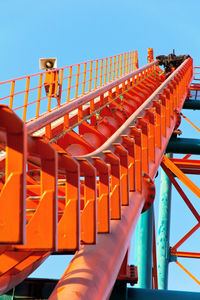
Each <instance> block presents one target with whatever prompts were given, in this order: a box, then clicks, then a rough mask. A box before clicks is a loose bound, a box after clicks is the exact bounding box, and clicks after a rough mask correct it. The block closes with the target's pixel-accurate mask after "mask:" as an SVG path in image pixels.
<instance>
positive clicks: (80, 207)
mask: <svg viewBox="0 0 200 300" xmlns="http://www.w3.org/2000/svg"><path fill="white" fill-rule="evenodd" d="M160 72H161V70H160V69H159V68H158V67H157V66H156V62H154V63H152V64H149V65H147V66H145V67H144V68H141V69H138V70H136V71H135V72H131V73H130V74H128V75H124V76H123V77H121V78H120V79H117V80H115V81H113V83H109V84H107V85H106V86H104V87H100V88H99V89H97V90H96V91H94V92H91V93H89V94H88V95H86V96H81V97H80V98H79V99H77V100H74V101H73V102H71V103H67V104H64V105H63V106H60V107H58V108H56V109H55V110H52V111H51V112H48V113H47V114H46V115H43V116H41V117H40V116H38V118H37V119H35V120H33V121H32V122H30V123H27V124H25V123H24V122H23V121H21V120H20V118H19V117H17V116H16V115H15V113H14V112H13V111H12V110H11V108H8V107H6V106H5V105H2V106H0V116H1V118H0V128H1V135H0V140H1V148H2V149H3V150H6V155H5V156H4V157H3V158H2V161H1V165H0V167H1V171H2V177H1V178H2V179H1V184H2V186H1V189H2V190H1V212H0V219H1V224H3V225H2V226H3V227H2V229H3V230H1V232H0V242H1V244H2V246H1V247H0V271H1V274H0V276H1V280H0V292H1V293H5V292H6V291H7V290H8V289H10V288H12V287H13V286H15V285H16V284H17V283H19V282H21V281H22V280H23V279H24V278H25V277H26V276H27V275H28V274H30V273H31V272H32V271H33V270H34V269H35V268H36V267H37V266H38V265H39V264H40V263H42V261H43V260H44V259H45V258H46V257H48V255H49V254H50V253H51V252H52V251H57V250H59V251H65V252H66V251H75V250H79V249H80V250H79V251H78V252H77V254H76V255H75V257H74V259H73V260H72V262H71V264H70V266H69V268H68V269H67V271H66V273H65V274H64V276H63V278H62V279H61V281H60V282H59V283H58V286H57V287H56V289H55V291H54V293H53V295H52V298H54V297H57V296H56V295H57V294H59V296H61V297H63V298H66V299H76V297H78V296H76V295H75V294H76V293H75V292H74V291H76V292H78V293H81V295H83V299H105V298H106V297H107V296H108V295H109V293H110V290H111V288H112V286H113V283H114V280H115V279H116V276H117V274H118V272H119V269H120V267H121V264H122V261H123V258H124V256H125V253H126V251H127V248H128V245H129V243H130V238H131V234H132V232H133V230H134V227H135V224H136V222H137V219H138V217H139V215H140V213H141V211H142V210H143V209H144V210H146V209H148V207H150V205H151V203H152V201H153V197H154V193H155V187H154V184H153V179H154V177H155V174H156V172H157V169H158V167H159V165H160V161H161V158H162V155H163V152H164V150H165V148H166V145H167V142H168V140H169V138H170V136H171V133H172V131H173V128H174V126H175V124H176V121H177V114H178V112H179V111H180V110H181V108H182V105H183V103H184V100H185V97H186V95H187V93H188V87H189V86H190V83H191V79H192V74H193V73H192V59H188V60H186V61H185V62H184V63H183V64H182V65H181V66H180V67H179V68H178V69H177V70H176V71H175V72H174V73H172V75H171V76H170V77H169V78H168V79H167V80H166V81H164V82H163V80H164V77H163V75H162V74H161V73H160ZM162 82H163V83H162ZM152 92H153V93H152ZM87 104H88V105H87ZM98 115H99V119H98V118H97V116H98ZM55 121H56V122H57V123H56V122H55ZM43 128H44V130H43ZM77 128H78V130H79V134H77V132H76V130H77ZM102 128H103V130H104V131H102ZM41 129H42V130H43V131H41V132H40V133H38V130H41ZM27 131H28V134H27ZM33 133H34V135H39V136H33V135H31V134H33ZM86 134H87V135H86ZM43 136H45V139H44V138H43ZM88 136H89V138H88ZM95 137H97V140H95ZM94 140H95V143H96V144H95V143H94ZM77 145H78V147H77ZM26 171H27V172H26ZM11 207H12V208H13V209H11ZM13 211H14V214H13ZM13 220H14V222H13ZM89 244H90V245H89ZM91 244H92V245H91ZM105 245H106V246H105ZM99 256H100V257H101V260H100V261H98V262H97V260H96V258H97V257H99ZM81 268H82V270H84V271H83V272H82V271H81ZM92 270H94V271H92ZM72 271H73V272H72ZM88 274H92V276H91V277H90V278H88ZM77 276H78V277H79V278H82V279H80V283H79V284H78V286H76V287H75V289H74V282H75V281H76V280H77V279H76V278H77ZM66 278H67V283H68V284H67V286H68V287H67V288H66ZM84 278H85V279H86V278H87V279H88V280H86V281H87V283H85V284H83V281H84ZM68 279H69V280H68ZM69 282H70V283H69ZM94 282H95V286H96V287H97V286H98V293H97V288H96V287H95V286H94ZM61 286H62V289H60V287H61ZM81 286H82V287H81ZM99 287H101V288H100V290H99ZM77 295H78V294H77Z"/></svg>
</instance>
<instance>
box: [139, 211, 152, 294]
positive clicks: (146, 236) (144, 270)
mask: <svg viewBox="0 0 200 300" xmlns="http://www.w3.org/2000/svg"><path fill="white" fill-rule="evenodd" d="M135 245H136V248H135V257H136V263H135V265H136V266H137V268H138V283H137V285H136V287H138V288H146V289H150V288H151V280H152V246H153V207H151V208H149V209H148V210H147V211H146V212H144V213H143V214H142V215H141V216H140V218H139V221H138V224H137V227H136V241H135Z"/></svg>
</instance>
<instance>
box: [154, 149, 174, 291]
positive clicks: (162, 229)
mask: <svg viewBox="0 0 200 300" xmlns="http://www.w3.org/2000/svg"><path fill="white" fill-rule="evenodd" d="M166 156H167V157H169V158H171V157H172V154H171V153H168V154H166ZM170 208H171V182H170V180H169V178H168V176H167V175H166V174H165V172H164V171H163V170H161V183H160V202H159V217H158V235H157V266H158V288H159V289H167V285H168V263H169V234H170V231H169V230H170Z"/></svg>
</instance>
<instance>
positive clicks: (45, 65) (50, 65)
mask: <svg viewBox="0 0 200 300" xmlns="http://www.w3.org/2000/svg"><path fill="white" fill-rule="evenodd" d="M42 69H46V70H51V69H57V58H40V70H42Z"/></svg>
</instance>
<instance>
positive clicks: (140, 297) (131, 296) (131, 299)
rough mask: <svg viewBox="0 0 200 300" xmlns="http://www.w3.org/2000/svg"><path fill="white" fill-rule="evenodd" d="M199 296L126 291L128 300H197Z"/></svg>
mask: <svg viewBox="0 0 200 300" xmlns="http://www.w3.org/2000/svg"><path fill="white" fill-rule="evenodd" d="M199 295H200V294H199V293H194V292H182V291H160V290H150V289H135V288H129V289H128V300H146V299H148V300H160V299H162V300H169V299H170V300H177V299H181V300H191V299H192V300H199Z"/></svg>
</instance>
